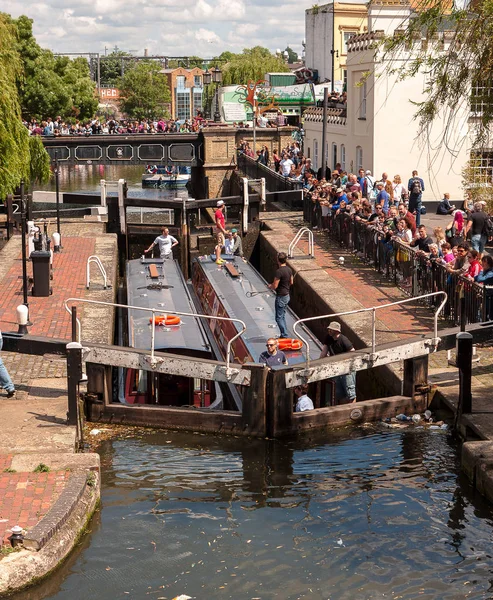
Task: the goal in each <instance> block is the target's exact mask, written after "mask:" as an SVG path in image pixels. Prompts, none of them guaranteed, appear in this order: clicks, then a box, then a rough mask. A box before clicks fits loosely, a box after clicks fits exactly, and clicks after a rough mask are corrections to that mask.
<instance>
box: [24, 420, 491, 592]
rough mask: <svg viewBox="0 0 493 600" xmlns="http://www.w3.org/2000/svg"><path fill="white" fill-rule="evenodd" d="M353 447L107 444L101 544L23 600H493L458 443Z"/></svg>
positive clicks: (96, 534)
mask: <svg viewBox="0 0 493 600" xmlns="http://www.w3.org/2000/svg"><path fill="white" fill-rule="evenodd" d="M347 435H348V434H346V437H339V438H338V439H334V441H333V442H332V443H321V442H320V441H316V440H314V441H311V442H308V443H306V442H305V444H302V443H301V442H279V441H278V442H273V441H265V440H241V439H226V438H224V439H221V438H215V437H212V436H209V437H206V436H201V435H188V434H176V433H175V434H173V433H167V432H161V433H155V434H151V435H149V436H146V437H144V438H142V439H125V440H122V441H113V442H107V443H106V444H105V445H104V446H103V447H102V450H101V458H102V465H103V486H102V503H103V510H102V513H101V514H100V515H98V516H97V517H96V518H95V519H94V520H93V523H92V526H91V533H90V534H89V535H88V536H86V537H85V539H84V541H83V542H82V546H81V548H80V549H79V550H78V551H77V552H76V553H75V554H74V555H73V556H72V558H71V559H70V560H69V561H68V562H67V563H66V564H65V565H64V566H63V567H62V568H61V570H59V571H58V572H57V573H56V574H55V575H54V576H53V577H52V578H51V579H50V580H49V581H48V582H45V583H44V584H42V585H40V586H38V587H37V588H35V589H33V590H31V591H30V592H27V593H24V594H21V595H18V596H16V600H27V599H29V600H41V599H42V598H56V599H59V600H61V599H64V600H65V599H69V598H70V600H86V599H87V598H98V599H99V600H115V599H120V598H121V599H125V598H132V599H144V598H147V597H149V598H155V599H160V598H161V599H162V598H167V599H171V598H174V597H175V596H176V595H178V594H187V595H189V596H192V597H196V598H199V599H213V598H214V599H215V598H224V599H233V598H234V599H236V600H244V599H245V600H249V599H253V598H259V599H262V600H266V599H273V598H280V599H288V600H291V599H293V600H295V599H298V598H312V599H316V600H328V599H332V600H346V599H347V600H359V599H361V600H369V599H382V598H400V599H409V600H410V599H413V600H414V599H415V598H418V597H419V598H426V599H440V600H446V599H450V600H457V599H460V598H475V599H477V598H492V597H493V588H492V583H493V560H492V549H491V542H492V517H493V513H492V510H491V509H490V507H489V506H488V505H486V504H485V503H484V502H483V500H482V499H481V497H479V496H477V495H475V494H474V492H473V491H472V490H471V488H470V486H469V484H468V483H467V482H465V481H463V480H462V479H461V478H460V476H459V464H458V459H457V449H456V447H455V446H454V444H453V441H452V440H451V438H450V437H449V436H448V434H446V433H444V432H431V433H430V432H425V431H423V430H421V431H419V430H418V431H409V432H408V431H402V430H401V431H389V430H385V431H384V432H381V431H379V430H378V428H375V429H368V430H365V431H359V432H354V433H352V434H350V435H349V437H347Z"/></svg>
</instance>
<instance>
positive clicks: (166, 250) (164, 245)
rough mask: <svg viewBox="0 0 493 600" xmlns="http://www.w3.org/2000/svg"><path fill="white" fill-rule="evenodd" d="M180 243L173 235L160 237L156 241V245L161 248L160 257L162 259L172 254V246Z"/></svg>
mask: <svg viewBox="0 0 493 600" xmlns="http://www.w3.org/2000/svg"><path fill="white" fill-rule="evenodd" d="M175 242H178V240H177V239H176V238H174V237H173V236H172V235H160V236H158V237H157V238H156V239H155V240H154V244H155V245H156V246H159V255H160V256H161V258H164V257H165V256H169V255H170V254H171V245H172V244H174V243H175Z"/></svg>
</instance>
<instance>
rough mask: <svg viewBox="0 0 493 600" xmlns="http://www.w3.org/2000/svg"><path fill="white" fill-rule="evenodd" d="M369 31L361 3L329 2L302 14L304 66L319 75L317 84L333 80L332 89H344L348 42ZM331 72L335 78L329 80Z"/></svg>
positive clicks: (364, 7) (366, 13)
mask: <svg viewBox="0 0 493 600" xmlns="http://www.w3.org/2000/svg"><path fill="white" fill-rule="evenodd" d="M367 30H368V10H367V8H366V4H365V3H364V2H332V3H330V4H324V5H322V6H316V5H315V6H313V7H312V8H309V9H308V10H306V11H305V64H306V66H307V68H309V69H313V70H315V71H318V78H319V81H320V82H324V81H332V79H333V80H334V89H335V90H337V91H339V92H342V91H343V90H344V89H346V74H347V65H346V63H347V42H348V40H349V38H350V37H351V36H353V35H356V34H361V33H365V32H366V31H367ZM332 69H334V74H333V76H332Z"/></svg>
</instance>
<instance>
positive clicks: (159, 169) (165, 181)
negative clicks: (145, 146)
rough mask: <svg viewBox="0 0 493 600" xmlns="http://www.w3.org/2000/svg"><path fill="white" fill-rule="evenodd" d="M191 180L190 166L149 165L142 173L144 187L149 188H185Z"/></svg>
mask: <svg viewBox="0 0 493 600" xmlns="http://www.w3.org/2000/svg"><path fill="white" fill-rule="evenodd" d="M189 181H190V167H174V166H173V167H168V166H166V165H148V166H147V168H146V172H145V173H144V174H143V175H142V187H147V188H168V189H178V188H185V187H186V185H187V183H188V182H189Z"/></svg>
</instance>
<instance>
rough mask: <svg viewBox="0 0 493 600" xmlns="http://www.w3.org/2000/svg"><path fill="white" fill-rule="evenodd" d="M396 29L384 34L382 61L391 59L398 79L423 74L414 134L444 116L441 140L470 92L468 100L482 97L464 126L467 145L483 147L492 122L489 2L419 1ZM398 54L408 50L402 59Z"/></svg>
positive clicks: (492, 43) (492, 46)
mask: <svg viewBox="0 0 493 600" xmlns="http://www.w3.org/2000/svg"><path fill="white" fill-rule="evenodd" d="M400 30H401V31H400V32H399V33H398V34H397V35H394V36H392V37H387V38H385V39H384V41H383V44H382V46H383V49H384V52H385V54H386V59H387V60H393V59H395V64H396V65H398V68H397V70H398V71H399V72H400V76H401V78H406V77H413V76H415V75H416V74H417V73H418V71H423V72H426V73H427V78H426V81H427V84H426V87H425V90H424V94H425V99H424V100H423V101H422V102H419V103H417V112H416V118H417V119H418V121H419V124H420V132H419V133H425V134H426V133H427V131H429V127H430V126H431V124H432V123H433V121H435V120H436V119H437V117H438V116H439V115H441V116H443V115H444V116H445V118H446V119H447V127H446V128H445V131H444V136H443V141H444V142H445V143H446V142H447V141H448V135H447V132H448V131H450V130H451V129H452V128H453V127H454V119H455V116H456V115H457V113H458V112H460V111H458V109H459V108H466V110H467V107H468V105H469V104H470V103H471V90H472V94H473V102H476V101H477V99H478V97H481V96H482V95H483V96H485V97H486V98H485V99H486V101H485V102H484V103H481V110H480V111H479V112H478V113H477V114H475V115H474V118H473V119H472V120H471V121H470V124H469V125H470V129H471V133H472V134H473V136H474V140H473V145H474V146H475V147H477V148H479V147H482V146H484V145H485V142H486V143H487V140H488V132H489V128H490V126H491V123H492V121H493V102H492V96H491V82H492V81H493V1H492V0H478V1H477V2H474V3H471V4H470V7H469V8H468V9H460V8H457V7H456V5H455V4H454V3H452V2H451V1H450V2H439V1H438V0H420V2H419V4H418V6H416V7H415V9H414V12H412V13H411V17H410V18H409V19H407V20H406V21H405V23H403V25H401V26H400ZM403 52H406V53H409V58H408V59H407V60H406V61H405V62H404V63H403V61H402V53H403ZM403 64H404V65H405V66H401V65H403ZM476 87H479V91H475V88H476ZM485 92H486V93H485ZM487 145H489V144H488V143H487Z"/></svg>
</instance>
